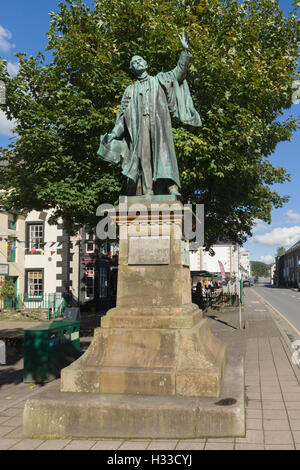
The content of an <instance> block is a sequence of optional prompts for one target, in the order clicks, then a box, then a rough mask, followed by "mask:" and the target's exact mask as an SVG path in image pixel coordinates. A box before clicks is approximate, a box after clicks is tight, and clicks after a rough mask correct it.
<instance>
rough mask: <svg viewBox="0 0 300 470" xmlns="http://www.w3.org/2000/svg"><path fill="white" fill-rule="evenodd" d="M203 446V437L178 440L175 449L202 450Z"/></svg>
mask: <svg viewBox="0 0 300 470" xmlns="http://www.w3.org/2000/svg"><path fill="white" fill-rule="evenodd" d="M204 446H205V440H204V439H194V440H192V441H189V440H184V441H179V442H178V444H177V447H176V450H203V449H204Z"/></svg>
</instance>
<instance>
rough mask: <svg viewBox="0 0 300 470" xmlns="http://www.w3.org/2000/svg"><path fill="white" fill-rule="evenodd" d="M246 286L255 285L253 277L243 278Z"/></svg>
mask: <svg viewBox="0 0 300 470" xmlns="http://www.w3.org/2000/svg"><path fill="white" fill-rule="evenodd" d="M245 286H248V287H251V286H253V282H252V281H251V279H244V280H243V287H245Z"/></svg>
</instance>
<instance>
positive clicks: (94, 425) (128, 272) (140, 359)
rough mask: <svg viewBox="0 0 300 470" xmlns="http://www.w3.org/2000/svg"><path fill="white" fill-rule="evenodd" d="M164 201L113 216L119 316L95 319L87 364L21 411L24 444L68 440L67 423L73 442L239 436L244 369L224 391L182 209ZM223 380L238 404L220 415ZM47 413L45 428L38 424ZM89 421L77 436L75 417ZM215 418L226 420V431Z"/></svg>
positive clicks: (130, 203)
mask: <svg viewBox="0 0 300 470" xmlns="http://www.w3.org/2000/svg"><path fill="white" fill-rule="evenodd" d="M161 198H162V197H158V198H155V197H153V198H152V199H151V200H147V199H146V198H145V197H140V198H127V199H125V201H124V203H123V204H120V205H119V208H118V210H117V212H116V214H115V215H114V214H111V217H115V219H116V222H117V224H118V226H119V235H120V256H119V270H118V293H117V306H116V308H114V309H111V310H109V311H108V312H107V314H106V316H105V317H104V318H103V319H102V322H101V328H97V329H96V330H95V334H94V338H93V341H92V343H91V345H90V347H89V348H88V350H87V351H86V352H85V354H83V355H82V356H81V357H80V358H79V359H78V360H77V361H75V362H73V363H72V364H71V365H70V366H68V367H67V368H65V369H63V370H62V371H61V392H60V396H59V399H58V401H57V400H55V399H54V401H53V400H51V399H50V400H49V397H48V396H47V397H45V399H44V401H39V402H38V403H37V402H36V401H35V402H30V403H29V402H28V403H27V404H26V407H25V411H24V431H25V433H26V434H27V435H53V433H54V434H55V433H57V432H58V430H59V429H61V431H60V433H59V434H58V435H62V436H63V435H66V434H69V435H70V432H71V431H67V429H69V428H70V423H73V425H72V426H73V435H74V436H80V435H82V436H86V435H91V436H96V435H97V436H128V437H139V436H140V437H169V436H171V435H172V436H173V434H174V433H173V431H174V432H175V434H176V437H183V438H184V437H199V435H215V436H217V435H243V433H244V427H245V426H244V418H243V412H244V401H243V400H244V399H243V368H242V366H241V365H240V367H239V368H238V370H236V371H235V372H234V371H233V369H232V366H229V367H227V369H226V371H225V372H226V374H227V375H226V374H225V375H226V377H227V379H226V384H227V385H226V386H224V383H225V382H224V380H223V382H224V383H223V385H222V375H223V374H224V367H225V362H226V361H225V358H226V347H225V345H224V344H223V343H222V342H221V341H220V340H218V339H217V338H216V337H214V336H213V335H212V333H211V331H210V329H209V327H208V322H207V320H206V319H205V318H203V315H202V312H201V310H200V309H199V308H198V306H197V305H195V304H193V303H192V302H191V287H190V270H189V265H188V264H189V256H188V242H187V241H186V240H185V239H184V238H183V236H182V213H183V212H182V209H183V208H182V205H181V203H179V202H176V201H175V200H173V201H172V198H171V197H169V198H168V199H169V200H165V201H162V200H161ZM156 199H158V201H157V200H156ZM170 199H171V200H170ZM141 204H142V205H141ZM154 204H156V211H157V213H154V214H153V210H154V209H155V207H154V206H153V205H154ZM168 205H169V207H168ZM150 209H152V214H151V213H150ZM169 209H171V210H172V212H171V215H170V212H169ZM128 211H129V214H128ZM137 213H138V214H139V215H138V217H137ZM230 371H231V372H230ZM230 374H231V375H232V374H233V375H235V380H236V379H237V377H238V380H237V383H238V384H239V386H238V388H236V387H237V383H235V384H234V387H235V395H236V396H237V397H238V399H235V404H231V409H229V408H230V407H229V408H228V409H227V410H226V413H227V414H226V413H225V415H224V408H222V407H220V406H219V407H218V406H215V405H214V403H215V402H216V401H218V400H215V399H217V398H218V397H219V398H222V390H223V392H224V391H226V390H228V387H229V388H230V386H229V383H230V378H229V377H230ZM224 387H225V388H224ZM226 387H227V388H226ZM227 393H228V392H227ZM223 398H226V397H223ZM227 398H228V397H227ZM212 399H213V401H212ZM199 400H200V401H199ZM201 400H202V401H201ZM67 402H68V405H66V403H67ZM84 403H86V405H84ZM62 404H64V405H62ZM87 408H88V409H87ZM215 408H216V409H215ZM51 409H52V412H53V413H52V415H51V416H52V417H51V419H50V421H51V423H52V424H51V426H50V424H46V423H47V421H49V420H47V419H46V418H45V415H46V414H47V413H48V416H49V412H50V410H51ZM57 410H60V411H59V416H58V411H57ZM80 410H81V411H80ZM203 410H204V411H203ZM205 410H206V412H205ZM218 410H219V411H218ZM87 412H88V416H89V420H88V421H87V420H86V419H83V415H82V417H79V418H78V426H76V425H75V424H74V413H75V415H78V413H79V414H80V415H81V413H82V414H83V413H87ZM203 413H204V414H203ZM205 413H206V414H205ZM207 413H208V414H207ZM220 413H221V414H220ZM41 415H42V419H41ZM221 415H223V416H227V418H226V419H225V418H223V424H220V416H221ZM54 416H56V418H54ZM72 416H73V418H72ZM97 416H98V418H97ZM201 416H202V418H200V417H201ZM205 416H206V418H205ZM185 419H187V420H188V421H189V423H188V422H186V424H185V425H184V424H183V422H184V421H185ZM199 419H201V420H202V424H201V425H200V424H199V423H198V424H197V422H198V420H199ZM53 420H54V421H53ZM115 420H117V421H115ZM75 421H76V420H75ZM83 421H84V422H85V431H83V430H82V431H80V424H79V423H82V422H83ZM221 421H222V419H221ZM88 422H90V423H91V424H90V426H91V427H90V434H89V431H88V430H87V428H86V426H88ZM205 422H206V423H207V424H206V425H204V423H205ZM53 423H54V424H53ZM55 423H56V424H57V426H56V427H55ZM63 423H65V426H64V425H63ZM66 423H67V424H66ZM151 423H152V424H151ZM159 423H161V424H160V427H159ZM178 423H180V426H179V428H178ZM192 423H193V424H192ZM47 426H48V427H47ZM172 426H173V429H170V427H171V428H172ZM203 426H204V427H203ZM204 429H206V432H205V431H204ZM175 430H176V431H175ZM170 433H171V434H170ZM199 433H200V434H199ZM220 433H221V434H220ZM71 434H72V433H71Z"/></svg>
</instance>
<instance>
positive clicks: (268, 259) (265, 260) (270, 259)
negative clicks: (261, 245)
mask: <svg viewBox="0 0 300 470" xmlns="http://www.w3.org/2000/svg"><path fill="white" fill-rule="evenodd" d="M259 259H260V261H262V262H263V263H266V264H271V263H274V261H275V259H274V256H272V255H263V256H261V257H260V258H259Z"/></svg>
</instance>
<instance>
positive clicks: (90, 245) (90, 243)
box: [86, 233, 95, 253]
mask: <svg viewBox="0 0 300 470" xmlns="http://www.w3.org/2000/svg"><path fill="white" fill-rule="evenodd" d="M86 252H87V253H94V252H95V235H94V234H93V233H87V234H86Z"/></svg>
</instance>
